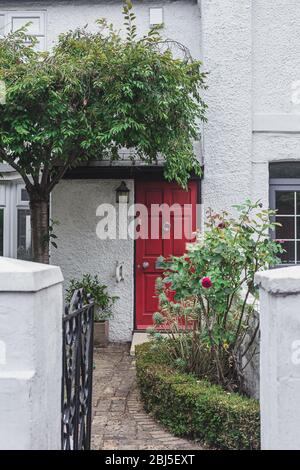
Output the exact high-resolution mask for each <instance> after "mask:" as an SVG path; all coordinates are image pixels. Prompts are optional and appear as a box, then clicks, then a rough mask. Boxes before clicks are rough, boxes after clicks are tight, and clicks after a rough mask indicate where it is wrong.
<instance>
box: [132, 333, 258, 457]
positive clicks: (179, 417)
mask: <svg viewBox="0 0 300 470" xmlns="http://www.w3.org/2000/svg"><path fill="white" fill-rule="evenodd" d="M136 367H137V379H138V384H139V388H140V391H141V396H142V399H143V402H144V404H145V408H146V410H147V411H148V412H151V413H152V414H153V415H154V416H155V417H156V418H157V419H158V420H160V421H161V423H163V424H164V425H165V426H166V427H167V428H169V429H170V431H171V432H172V433H174V434H175V435H177V436H186V437H191V438H198V439H200V440H202V441H205V442H206V443H207V444H209V445H210V446H214V447H218V448H221V449H259V445H260V415H259V404H258V402H257V401H256V400H254V399H252V398H248V397H245V396H241V395H238V394H235V393H228V392H226V391H224V390H223V389H222V388H221V387H219V386H217V385H212V384H211V383H209V382H207V381H204V380H198V379H197V378H196V377H195V376H193V375H190V374H185V373H182V372H178V371H176V369H175V368H174V367H172V365H171V364H170V361H168V360H167V359H166V357H165V355H164V353H163V351H162V350H161V349H160V348H159V347H158V346H156V345H154V344H153V343H151V342H150V343H145V344H142V345H140V346H138V347H136Z"/></svg>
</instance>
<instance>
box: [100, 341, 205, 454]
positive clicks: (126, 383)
mask: <svg viewBox="0 0 300 470" xmlns="http://www.w3.org/2000/svg"><path fill="white" fill-rule="evenodd" d="M94 363H95V370H94V383H93V422H92V449H95V450H142V449H144V450H178V449H184V450H196V449H198V450H201V449H202V447H201V445H200V444H199V443H198V442H195V441H189V440H185V439H182V438H177V437H175V436H173V435H172V434H170V433H169V432H168V431H167V430H165V429H164V428H163V427H162V426H161V425H160V424H159V423H158V422H156V421H155V420H154V418H153V417H152V416H151V415H148V414H147V413H146V412H145V411H144V408H143V404H142V402H141V401H140V397H139V392H138V388H137V384H136V379H135V375H136V374H135V367H134V360H133V358H132V357H131V356H130V355H129V345H126V344H125V345H124V344H111V345H109V346H108V347H107V348H97V349H96V350H95V353H94Z"/></svg>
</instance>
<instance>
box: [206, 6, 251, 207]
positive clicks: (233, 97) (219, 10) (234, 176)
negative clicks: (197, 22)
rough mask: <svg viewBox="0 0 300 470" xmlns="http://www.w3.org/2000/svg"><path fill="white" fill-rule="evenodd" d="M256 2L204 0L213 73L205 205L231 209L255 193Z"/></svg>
mask: <svg viewBox="0 0 300 470" xmlns="http://www.w3.org/2000/svg"><path fill="white" fill-rule="evenodd" d="M251 3H252V2H251V0H243V1H232V0H202V51H203V61H204V66H205V69H206V70H208V71H209V72H210V74H209V78H208V82H209V89H208V92H207V93H206V101H207V103H208V106H209V111H208V123H207V124H205V126H204V159H205V161H204V163H205V175H204V181H203V203H204V206H205V208H207V207H209V206H210V207H213V208H215V209H218V210H220V209H229V208H230V206H231V205H232V204H234V203H237V202H240V201H242V200H244V199H245V198H246V197H247V196H248V195H249V192H250V181H249V179H250V178H249V175H250V170H251V153H252V114H251V113H252V97H251V90H252V31H251V24H252V18H251V13H252V12H251Z"/></svg>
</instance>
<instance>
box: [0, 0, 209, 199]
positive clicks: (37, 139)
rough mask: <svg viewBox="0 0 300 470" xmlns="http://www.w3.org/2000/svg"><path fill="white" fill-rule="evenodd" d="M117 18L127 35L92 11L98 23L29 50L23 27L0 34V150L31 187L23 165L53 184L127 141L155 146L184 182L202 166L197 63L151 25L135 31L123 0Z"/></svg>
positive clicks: (151, 158)
mask: <svg viewBox="0 0 300 470" xmlns="http://www.w3.org/2000/svg"><path fill="white" fill-rule="evenodd" d="M124 20H125V27H126V30H127V38H126V39H125V40H124V39H122V37H121V35H120V34H119V33H118V32H116V31H115V30H114V29H113V26H112V25H110V24H108V23H107V22H106V21H105V20H99V21H98V26H99V29H98V31H97V32H95V33H90V32H88V30H87V29H86V28H83V29H76V30H74V31H69V32H67V33H65V34H62V35H61V36H60V37H59V40H58V43H57V45H56V46H55V47H54V48H53V49H52V50H51V51H50V52H47V53H45V52H43V53H40V52H37V51H35V50H34V45H35V42H34V39H33V38H31V37H29V36H28V35H27V34H26V31H25V29H22V30H19V31H17V32H14V33H11V34H9V35H8V36H6V37H4V38H1V39H0V80H4V81H5V84H6V90H7V96H6V105H0V111H1V123H0V157H1V159H2V160H5V161H7V162H8V163H10V164H12V165H13V166H14V167H16V168H17V169H18V171H19V172H20V173H21V174H22V176H23V177H24V179H25V182H26V184H27V186H28V189H29V190H30V189H31V185H30V180H29V179H28V178H26V175H32V177H33V179H34V184H35V187H36V188H35V189H36V190H41V189H43V188H44V187H45V184H46V182H48V186H47V190H51V189H52V188H53V186H54V185H55V184H56V183H57V182H58V181H59V179H60V178H61V176H62V175H63V174H64V172H65V171H66V168H69V167H72V166H75V165H78V163H80V162H83V161H87V160H89V159H95V158H97V159H102V158H109V159H118V158H119V151H120V150H121V149H123V148H124V147H125V148H127V149H134V153H135V156H137V157H139V158H140V159H142V160H144V161H146V162H148V163H150V162H155V161H156V160H157V158H158V157H159V156H162V157H163V158H164V159H165V161H166V166H165V171H166V177H167V178H168V179H175V180H176V181H177V182H178V183H180V184H181V185H185V184H186V182H187V179H188V177H189V175H190V173H191V172H192V171H193V170H194V171H196V172H197V173H199V171H200V169H199V164H198V162H197V161H196V159H195V156H194V153H193V147H192V140H193V139H196V138H197V137H198V123H199V119H200V120H201V119H202V120H205V109H206V105H205V104H204V102H203V100H202V99H201V97H200V94H199V91H200V89H201V88H203V87H204V86H205V85H204V80H205V74H204V73H202V72H201V70H200V67H201V64H200V62H198V61H191V60H189V59H187V58H183V59H178V58H175V57H174V56H173V55H172V52H171V48H170V47H168V42H165V41H163V40H162V38H161V37H160V35H159V32H158V29H153V30H151V31H150V32H149V33H148V34H147V35H145V36H143V37H141V38H138V37H137V31H136V26H135V15H134V13H133V10H132V4H131V2H129V1H126V2H125V6H124ZM25 39H26V40H27V42H28V41H29V42H30V43H31V44H30V45H27V46H26V45H25V44H24V40H25ZM43 175H44V180H43V181H42V176H43Z"/></svg>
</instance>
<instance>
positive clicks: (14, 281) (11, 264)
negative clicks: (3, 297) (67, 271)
mask: <svg viewBox="0 0 300 470" xmlns="http://www.w3.org/2000/svg"><path fill="white" fill-rule="evenodd" d="M60 282H63V275H62V272H61V269H60V268H59V267H58V266H51V265H48V264H41V263H32V262H30V261H22V260H19V259H13V258H4V257H2V256H1V257H0V289H1V291H2V292H38V291H39V290H41V289H44V288H46V287H50V286H53V285H55V284H58V283H60Z"/></svg>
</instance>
